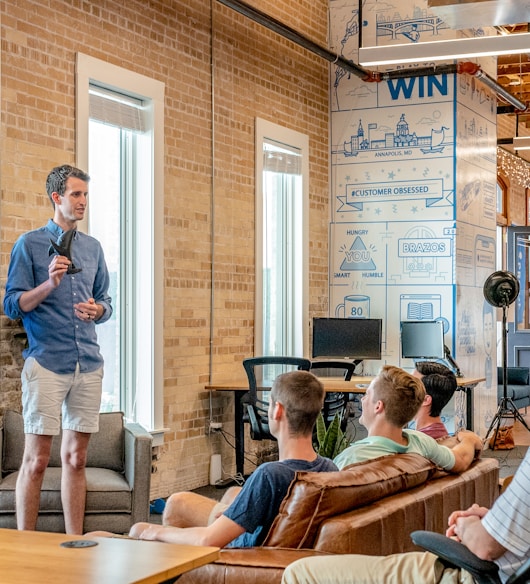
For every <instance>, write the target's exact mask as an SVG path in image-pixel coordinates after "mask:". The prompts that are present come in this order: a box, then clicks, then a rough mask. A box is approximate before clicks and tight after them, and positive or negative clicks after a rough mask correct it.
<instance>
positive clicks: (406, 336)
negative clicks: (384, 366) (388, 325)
mask: <svg viewBox="0 0 530 584" xmlns="http://www.w3.org/2000/svg"><path fill="white" fill-rule="evenodd" d="M401 356H402V357H403V358H404V359H444V358H445V345H444V325H443V322H442V321H441V320H429V321H427V320H406V321H402V322H401Z"/></svg>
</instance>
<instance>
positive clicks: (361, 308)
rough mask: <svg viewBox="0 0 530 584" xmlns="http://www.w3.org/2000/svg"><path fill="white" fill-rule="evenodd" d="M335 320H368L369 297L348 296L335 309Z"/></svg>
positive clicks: (359, 295)
mask: <svg viewBox="0 0 530 584" xmlns="http://www.w3.org/2000/svg"><path fill="white" fill-rule="evenodd" d="M335 316H336V317H337V318H370V297H369V296H364V295H363V294H348V296H344V302H342V303H341V304H338V305H337V308H336V309H335Z"/></svg>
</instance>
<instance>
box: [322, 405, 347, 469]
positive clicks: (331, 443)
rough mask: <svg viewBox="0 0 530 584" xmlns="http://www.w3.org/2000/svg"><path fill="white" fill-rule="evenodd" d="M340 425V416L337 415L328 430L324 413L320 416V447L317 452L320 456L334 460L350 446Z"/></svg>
mask: <svg viewBox="0 0 530 584" xmlns="http://www.w3.org/2000/svg"><path fill="white" fill-rule="evenodd" d="M340 423H341V418H340V415H339V414H335V417H334V418H333V420H332V421H331V424H330V425H329V426H328V427H327V428H326V424H325V422H324V417H323V416H322V413H320V414H319V415H318V418H317V423H316V429H317V442H318V445H317V448H316V450H317V453H318V454H320V456H325V457H326V458H331V459H333V458H335V456H337V454H339V453H340V452H342V451H343V450H344V449H345V448H346V447H347V446H348V440H347V438H346V436H345V435H344V432H343V431H342V430H341V428H340Z"/></svg>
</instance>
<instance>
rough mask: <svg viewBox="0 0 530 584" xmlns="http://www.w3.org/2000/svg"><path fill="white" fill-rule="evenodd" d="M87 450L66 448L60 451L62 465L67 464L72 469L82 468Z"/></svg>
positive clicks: (84, 464)
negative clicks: (64, 450)
mask: <svg viewBox="0 0 530 584" xmlns="http://www.w3.org/2000/svg"><path fill="white" fill-rule="evenodd" d="M86 460H87V452H86V450H79V449H75V450H67V451H66V452H62V453H61V461H62V464H63V466H69V467H70V468H72V469H74V470H83V469H84V468H85V467H86Z"/></svg>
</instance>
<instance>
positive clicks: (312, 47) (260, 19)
mask: <svg viewBox="0 0 530 584" xmlns="http://www.w3.org/2000/svg"><path fill="white" fill-rule="evenodd" d="M217 1H218V2H219V3H220V4H224V5H225V6H227V7H228V8H232V10H235V11H236V12H239V14H242V15H243V16H246V17H248V18H250V19H251V20H253V21H254V22H257V23H258V24H261V25H262V26H264V27H265V28H268V29H269V30H272V31H273V32H276V33H278V34H280V35H281V36H283V37H285V38H286V39H289V40H291V41H293V42H294V43H296V44H297V45H300V46H301V47H304V48H305V49H307V50H308V51H311V52H312V53H314V54H315V55H318V56H319V57H323V58H324V59H326V60H327V61H329V62H330V63H333V64H334V65H337V66H338V67H342V69H345V70H346V71H348V72H349V73H353V74H354V75H356V76H357V77H360V78H361V79H363V80H364V81H376V79H374V78H372V75H373V73H372V72H371V71H369V70H368V69H365V68H364V67H361V66H360V65H356V64H355V63H354V62H353V61H350V60H348V59H345V58H344V57H341V56H340V55H337V54H335V53H333V52H332V51H329V50H328V49H325V48H324V47H321V46H320V45H318V44H317V43H315V42H313V41H312V40H310V39H308V38H307V37H305V36H304V35H302V34H300V33H299V32H297V31H296V30H294V29H292V28H290V27H289V26H287V25H285V24H283V23H282V22H280V21H279V20H276V19H275V18H273V17H272V16H269V15H268V14H266V13H265V12H261V10H258V9H257V8H253V7H252V6H249V5H248V4H245V2H241V0H217Z"/></svg>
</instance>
